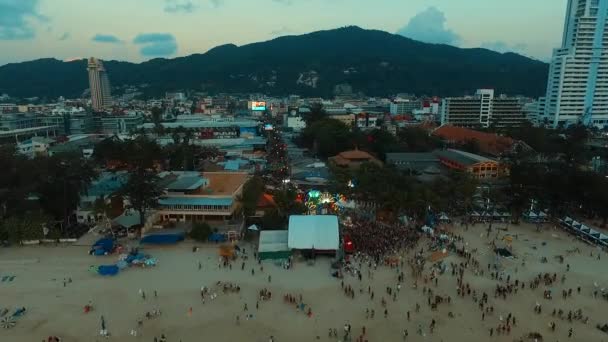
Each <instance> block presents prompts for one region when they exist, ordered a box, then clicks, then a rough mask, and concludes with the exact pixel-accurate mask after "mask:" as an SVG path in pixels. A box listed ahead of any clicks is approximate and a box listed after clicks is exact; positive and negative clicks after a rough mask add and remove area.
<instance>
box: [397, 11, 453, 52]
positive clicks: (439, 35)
mask: <svg viewBox="0 0 608 342" xmlns="http://www.w3.org/2000/svg"><path fill="white" fill-rule="evenodd" d="M445 22H446V18H445V14H444V13H443V12H441V11H440V10H439V9H437V8H436V7H429V8H427V9H426V10H424V11H422V12H420V13H418V14H416V15H415V16H414V17H413V18H412V19H410V21H409V23H407V25H405V26H404V27H402V28H401V29H399V30H398V31H397V34H400V35H402V36H405V37H408V38H412V39H416V40H420V41H423V42H425V43H433V44H449V45H458V43H460V36H459V35H458V34H457V33H455V32H454V31H452V30H450V29H448V28H446V27H445Z"/></svg>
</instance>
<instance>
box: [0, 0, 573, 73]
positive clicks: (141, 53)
mask: <svg viewBox="0 0 608 342" xmlns="http://www.w3.org/2000/svg"><path fill="white" fill-rule="evenodd" d="M566 3H567V0H508V1H506V0H0V65H4V64H7V63H13V62H21V61H27V60H34V59H38V58H46V57H54V58H58V59H62V60H69V59H74V58H86V57H89V56H95V57H98V58H101V59H115V60H124V61H131V62H141V61H145V60H149V59H151V58H156V57H166V58H172V57H178V56H186V55H190V54H193V53H204V52H206V51H207V50H209V49H211V48H213V47H215V46H217V45H222V44H228V43H233V44H236V45H244V44H248V43H253V42H258V41H265V40H269V39H273V38H276V37H278V36H282V35H296V34H303V33H308V32H313V31H318V30H327V29H333V28H338V27H343V26H350V25H357V26H360V27H362V28H367V29H378V30H383V31H387V32H391V33H397V34H401V35H404V36H406V37H409V38H413V39H417V40H421V41H425V42H429V43H443V44H450V45H454V46H458V47H465V48H472V47H484V48H488V49H492V50H495V51H499V52H507V51H513V52H517V53H520V54H523V55H526V56H529V57H533V58H536V59H540V60H543V61H548V60H549V59H550V56H551V52H552V49H553V48H556V47H558V45H559V44H560V42H561V36H562V31H563V24H564V16H565V11H566Z"/></svg>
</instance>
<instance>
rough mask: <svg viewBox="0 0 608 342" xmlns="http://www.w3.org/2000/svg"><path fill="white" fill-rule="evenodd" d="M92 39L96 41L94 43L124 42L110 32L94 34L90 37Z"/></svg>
mask: <svg viewBox="0 0 608 342" xmlns="http://www.w3.org/2000/svg"><path fill="white" fill-rule="evenodd" d="M91 40H92V41H94V42H96V43H108V44H122V43H124V42H123V41H122V40H120V39H119V38H118V37H116V36H113V35H111V34H100V33H98V34H96V35H95V36H94V37H93V38H91Z"/></svg>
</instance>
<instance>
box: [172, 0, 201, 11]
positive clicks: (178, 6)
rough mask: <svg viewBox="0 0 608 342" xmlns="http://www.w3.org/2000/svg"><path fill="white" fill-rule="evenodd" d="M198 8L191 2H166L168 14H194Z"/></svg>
mask: <svg viewBox="0 0 608 342" xmlns="http://www.w3.org/2000/svg"><path fill="white" fill-rule="evenodd" d="M197 7H198V6H196V5H195V4H194V3H193V2H192V1H191V0H165V12H167V13H192V12H194V10H196V8H197Z"/></svg>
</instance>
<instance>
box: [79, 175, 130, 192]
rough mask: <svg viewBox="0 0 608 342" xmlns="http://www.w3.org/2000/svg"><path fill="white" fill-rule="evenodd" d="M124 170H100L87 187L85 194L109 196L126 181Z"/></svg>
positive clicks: (126, 176)
mask: <svg viewBox="0 0 608 342" xmlns="http://www.w3.org/2000/svg"><path fill="white" fill-rule="evenodd" d="M128 178H129V177H128V174H127V173H126V172H116V173H113V172H102V173H101V175H99V177H98V178H97V179H96V180H94V181H93V182H92V183H91V185H90V186H89V188H88V189H87V192H86V194H87V196H92V197H101V196H104V197H106V196H109V195H111V194H113V193H114V192H116V191H118V190H119V189H120V188H121V187H122V186H123V185H125V184H126V183H127V181H128Z"/></svg>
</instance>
